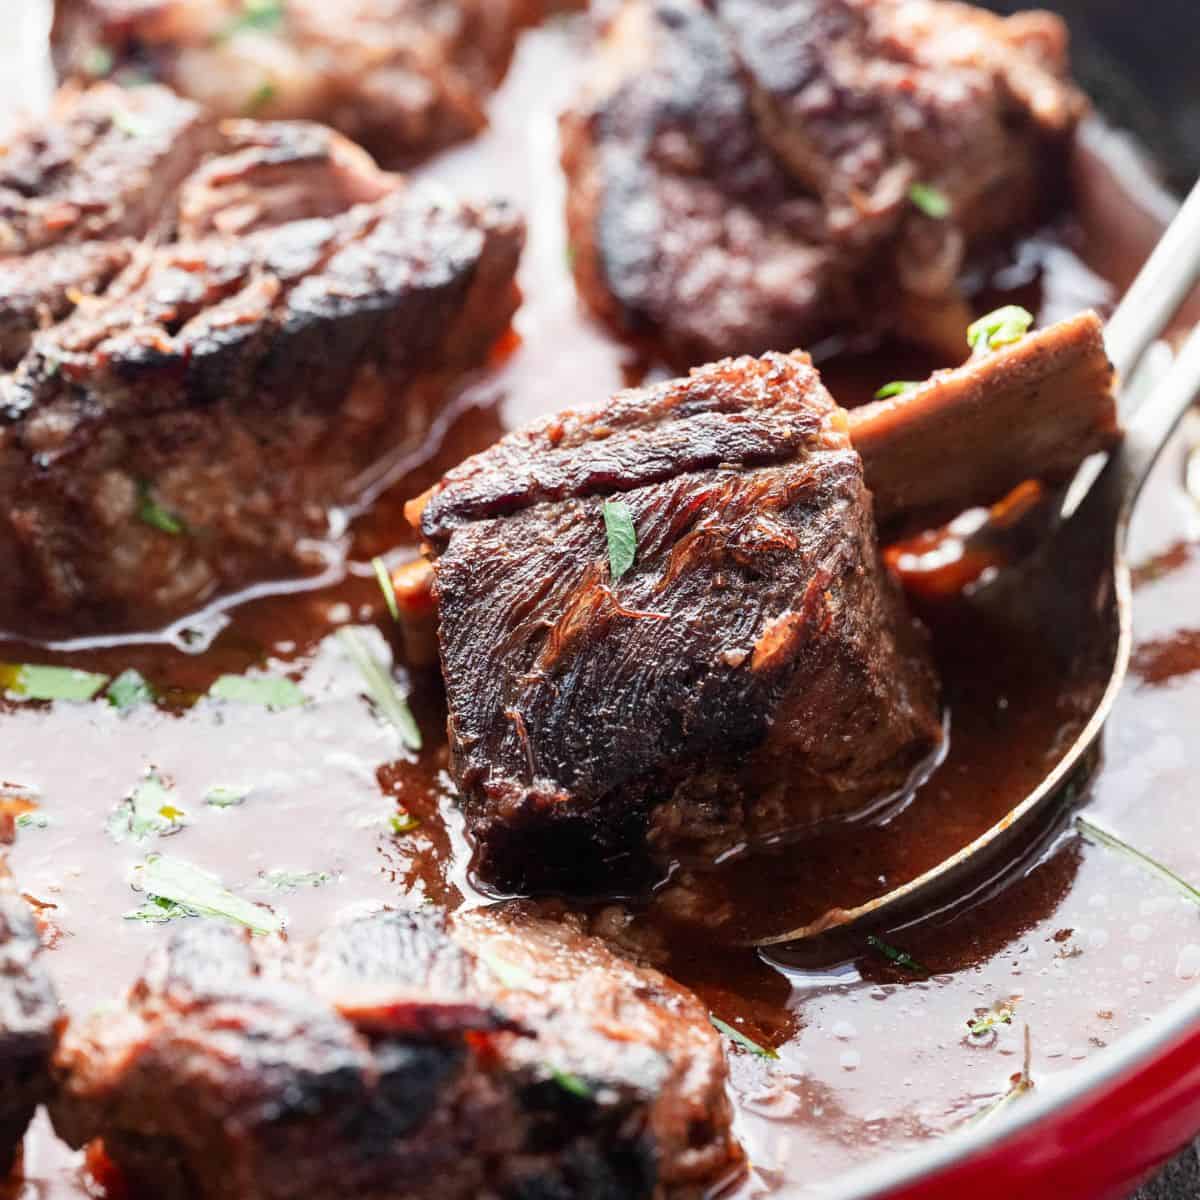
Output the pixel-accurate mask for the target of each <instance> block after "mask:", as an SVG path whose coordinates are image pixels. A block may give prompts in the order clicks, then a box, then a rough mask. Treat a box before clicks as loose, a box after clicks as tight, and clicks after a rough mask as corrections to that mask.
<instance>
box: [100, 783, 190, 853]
mask: <svg viewBox="0 0 1200 1200" xmlns="http://www.w3.org/2000/svg"><path fill="white" fill-rule="evenodd" d="M186 819H187V813H185V812H184V811H183V809H182V808H180V807H179V806H178V805H177V804H176V803H175V802H174V798H173V795H172V792H171V789H170V788H168V787H167V785H166V784H165V783H163V781H162V780H161V779H160V778H159V777H158V775H157V774H155V772H154V771H150V772H149V773H148V774H147V776H146V778H145V779H143V780H142V782H141V783H139V784H138V785H137V787H135V788H134V789H133V791H132V792H130V793H129V795H128V796H126V797H125V798H124V799H123V800H122V801H121V802H120V804H118V805H117V807H116V808H115V809H114V810H113V813H112V816H111V817H109V819H108V832H109V834H110V836H111V837H112V839H113V841H116V842H123V841H124V840H125V839H126V838H127V837H132V838H134V839H135V840H137V841H139V842H140V841H143V840H144V839H145V838H148V837H151V836H158V837H166V836H167V835H168V834H172V833H178V832H179V830H180V829H182V828H183V825H184V822H185V820H186Z"/></svg>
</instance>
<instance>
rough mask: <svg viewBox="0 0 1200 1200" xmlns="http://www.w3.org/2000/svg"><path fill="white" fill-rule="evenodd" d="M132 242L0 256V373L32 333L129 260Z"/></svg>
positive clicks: (98, 286) (102, 286)
mask: <svg viewBox="0 0 1200 1200" xmlns="http://www.w3.org/2000/svg"><path fill="white" fill-rule="evenodd" d="M133 247H134V243H132V242H129V241H120V242H84V243H82V244H81V245H74V244H71V243H67V244H66V245H63V246H55V247H53V248H52V249H49V250H38V251H36V252H35V253H33V254H27V255H24V256H22V257H19V258H0V370H8V369H11V368H12V367H15V366H16V365H17V363H19V362H20V361H21V357H22V355H24V353H25V351H26V350H28V349H29V344H30V342H31V341H32V340H33V335H34V334H35V333H37V331H38V330H39V329H44V328H46V326H48V325H52V324H54V322H55V321H61V320H62V319H63V318H64V317H66V316H68V315H70V313H72V312H73V311H74V309H75V305H76V303H77V302H78V301H79V298H80V297H81V296H94V295H96V294H97V293H98V292H103V291H104V289H105V288H107V287H108V285H109V284H110V283H111V282H112V281H113V279H115V278H116V276H117V275H118V274H119V273H120V271H121V269H122V268H123V267H124V266H125V265H126V264H127V263H128V262H129V259H130V256H131V255H132V253H133Z"/></svg>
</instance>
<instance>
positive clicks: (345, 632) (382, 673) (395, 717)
mask: <svg viewBox="0 0 1200 1200" xmlns="http://www.w3.org/2000/svg"><path fill="white" fill-rule="evenodd" d="M338 639H339V640H340V641H341V643H342V645H343V646H344V647H345V648H346V653H347V654H348V655H349V656H350V658H351V659H352V660H353V661H354V665H355V666H356V667H358V669H359V672H360V673H361V674H362V677H363V680H364V681H365V682H366V685H367V694H368V695H369V696H370V698H371V700H372V701H373V702H374V704H375V705H376V707H377V708H378V709H379V710H380V712H382V713H383V714H384V716H386V717H387V719H388V720H389V721H391V723H392V724H393V725H395V727H396V728H397V730H399V733H400V740H401V742H403V743H404V745H405V746H407V747H408V748H409V749H410V750H413V751H416V750H420V749H421V730H420V727H419V726H418V725H417V720H416V718H415V717H414V716H413V715H412V709H410V708H409V707H408V701H406V700H405V699H404V697H403V696H402V695H400V692H399V690H398V689H397V687H396V681H395V680H394V679H393V678H392V676H391V672H390V671H388V670H387V669H386V668H385V667H384V666H383V665H382V664H381V663H380V662H379V660H378V659H376V657H375V656H374V655H373V654H372V653H371V652H370V650H368V649H367V647H366V646H364V645H363V643H362V640H361V639H360V638H359V636H358V634H357V633H356V632H355V631H354V630H353V629H350V628H345V629H339V630H338Z"/></svg>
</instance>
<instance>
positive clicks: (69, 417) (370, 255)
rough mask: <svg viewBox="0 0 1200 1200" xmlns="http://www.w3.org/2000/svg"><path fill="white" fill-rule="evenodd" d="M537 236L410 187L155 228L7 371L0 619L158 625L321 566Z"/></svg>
mask: <svg viewBox="0 0 1200 1200" xmlns="http://www.w3.org/2000/svg"><path fill="white" fill-rule="evenodd" d="M521 242H522V227H521V224H520V222H519V221H518V220H517V219H516V218H515V217H514V216H513V215H512V214H511V213H510V212H508V211H507V210H506V209H504V208H502V207H496V206H483V207H472V206H469V205H466V204H462V205H459V204H453V203H450V204H443V203H439V202H437V201H433V200H429V199H425V198H423V197H422V196H420V195H419V194H417V193H415V192H409V191H400V192H392V193H390V194H388V195H387V196H385V197H384V198H383V199H381V200H379V201H377V202H376V203H374V204H370V205H360V206H358V207H356V208H354V209H352V210H350V211H349V212H347V213H345V214H343V215H341V216H338V217H334V218H331V219H328V220H312V221H302V222H294V223H291V224H287V225H282V226H278V227H276V228H273V229H267V230H263V231H260V232H258V233H255V234H251V235H250V236H248V237H243V238H240V239H238V240H232V239H227V238H212V239H206V240H201V241H197V242H190V243H179V244H175V245H168V246H164V247H160V248H157V249H152V248H144V249H143V250H142V251H140V252H139V253H138V255H137V256H135V259H134V261H133V262H132V263H131V265H130V266H129V267H128V268H127V269H126V270H125V271H124V272H123V273H122V275H121V276H120V277H119V279H118V280H116V281H115V282H114V283H113V284H112V285H111V286H110V288H109V289H108V291H107V292H106V294H105V295H104V296H103V297H102V298H99V299H96V300H93V301H91V302H89V303H88V304H87V305H85V306H82V307H81V308H80V309H79V310H78V311H77V312H76V313H75V314H74V315H73V316H71V317H69V318H68V319H67V320H65V321H63V322H61V323H59V324H58V325H56V326H53V327H52V328H50V329H48V330H46V331H44V332H43V333H41V334H39V335H38V336H37V337H36V338H35V340H34V343H33V345H32V347H31V349H30V350H29V351H28V353H27V354H26V355H25V357H24V358H23V359H22V361H21V362H20V364H19V365H18V367H17V368H16V370H15V371H14V372H13V373H12V374H11V375H10V376H8V377H7V378H3V379H0V555H2V556H3V558H4V561H5V562H6V563H8V564H9V572H8V575H7V578H8V581H9V586H8V587H7V588H6V589H5V593H4V596H3V601H2V607H3V611H2V612H0V618H2V622H3V625H4V626H6V627H8V628H14V627H16V628H27V627H28V625H29V623H30V621H31V620H34V619H44V620H46V621H47V623H48V624H49V625H50V626H54V625H56V624H57V623H61V624H62V625H63V626H64V627H69V628H71V629H73V630H76V631H78V630H80V629H85V628H89V627H108V628H118V627H130V626H141V627H143V628H145V627H148V626H155V625H161V624H162V623H164V621H165V620H167V619H168V618H170V617H171V616H174V615H177V614H179V613H181V612H182V611H184V610H185V609H188V608H194V607H195V606H196V605H197V604H199V603H201V602H203V601H204V600H205V599H206V598H208V597H210V596H212V595H214V594H216V593H218V592H221V591H226V590H230V589H233V588H236V587H238V586H241V585H243V584H245V583H248V582H250V581H252V580H255V579H263V578H270V577H272V576H278V575H279V574H289V573H290V574H295V573H298V572H301V571H303V570H304V569H306V568H308V567H311V566H312V565H313V563H312V552H311V551H306V548H305V547H306V545H310V544H311V543H308V542H307V539H310V538H314V537H319V536H321V535H323V534H324V533H325V532H326V515H327V511H328V509H329V508H330V507H332V506H334V505H337V504H343V503H347V502H349V501H352V500H353V499H354V498H355V494H356V493H355V488H356V481H357V480H358V479H359V477H360V476H361V474H362V473H363V472H364V471H365V470H366V469H367V468H368V467H370V466H372V465H374V464H376V463H377V462H378V461H379V460H380V459H381V458H382V457H383V456H384V455H386V453H387V452H388V451H389V450H392V449H395V448H396V447H399V446H402V445H405V444H407V443H408V442H409V441H410V440H412V439H415V438H418V437H419V436H421V435H422V434H423V432H424V431H425V430H426V429H427V427H428V423H429V421H430V419H431V417H432V414H433V412H434V411H435V410H436V407H437V405H439V404H440V403H441V400H442V399H443V398H444V394H445V387H444V386H442V385H444V384H445V383H446V382H448V381H449V380H450V379H452V378H453V377H455V376H456V375H458V374H460V373H461V372H463V371H466V370H469V369H471V368H473V367H476V366H478V365H480V364H481V363H482V361H483V359H484V357H485V356H486V354H487V352H488V350H489V348H490V347H491V345H492V344H493V342H494V341H495V339H496V338H497V337H498V336H499V335H500V334H501V333H502V332H503V331H504V329H505V328H506V327H507V325H508V322H509V319H510V317H511V315H512V312H513V310H514V308H515V305H516V291H515V286H514V284H513V275H514V272H515V269H516V264H517V258H518V255H519V252H520V247H521ZM306 554H307V557H306Z"/></svg>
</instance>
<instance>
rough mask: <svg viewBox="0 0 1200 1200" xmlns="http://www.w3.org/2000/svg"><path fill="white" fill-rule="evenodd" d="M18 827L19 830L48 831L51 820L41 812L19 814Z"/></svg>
mask: <svg viewBox="0 0 1200 1200" xmlns="http://www.w3.org/2000/svg"><path fill="white" fill-rule="evenodd" d="M16 825H17V828H18V829H48V828H49V826H50V818H49V817H48V816H46V814H45V813H40V812H23V813H18V814H17V819H16Z"/></svg>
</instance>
